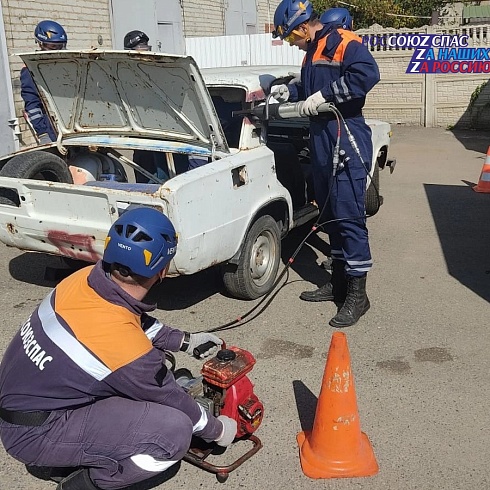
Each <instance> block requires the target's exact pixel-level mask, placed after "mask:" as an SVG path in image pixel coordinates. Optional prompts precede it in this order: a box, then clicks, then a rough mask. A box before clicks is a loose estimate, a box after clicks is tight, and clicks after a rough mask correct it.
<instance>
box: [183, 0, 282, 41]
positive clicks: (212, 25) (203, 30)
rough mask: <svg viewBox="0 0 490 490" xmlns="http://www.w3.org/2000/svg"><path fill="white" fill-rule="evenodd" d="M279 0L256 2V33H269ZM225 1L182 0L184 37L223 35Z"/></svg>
mask: <svg viewBox="0 0 490 490" xmlns="http://www.w3.org/2000/svg"><path fill="white" fill-rule="evenodd" d="M280 1H281V0H257V33H258V34H261V33H264V32H270V31H269V30H268V27H269V24H270V23H272V21H273V18H274V12H275V10H276V7H277V6H278V5H279V3H280ZM227 3H228V2H227V0H183V1H182V7H183V11H184V35H185V37H206V36H223V35H225V11H226V7H227Z"/></svg>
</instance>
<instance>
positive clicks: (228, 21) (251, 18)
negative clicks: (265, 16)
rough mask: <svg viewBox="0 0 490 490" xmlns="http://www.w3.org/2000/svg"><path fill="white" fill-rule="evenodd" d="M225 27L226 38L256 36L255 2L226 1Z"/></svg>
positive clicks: (249, 0)
mask: <svg viewBox="0 0 490 490" xmlns="http://www.w3.org/2000/svg"><path fill="white" fill-rule="evenodd" d="M225 27H226V32H225V34H226V35H227V36H235V35H239V34H257V32H258V30H257V3H256V0H228V7H227V9H226V14H225Z"/></svg>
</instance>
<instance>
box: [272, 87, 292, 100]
mask: <svg viewBox="0 0 490 490" xmlns="http://www.w3.org/2000/svg"><path fill="white" fill-rule="evenodd" d="M271 95H272V97H273V98H274V99H275V100H277V102H287V100H288V99H289V89H288V86H287V85H284V84H283V85H274V86H273V87H271Z"/></svg>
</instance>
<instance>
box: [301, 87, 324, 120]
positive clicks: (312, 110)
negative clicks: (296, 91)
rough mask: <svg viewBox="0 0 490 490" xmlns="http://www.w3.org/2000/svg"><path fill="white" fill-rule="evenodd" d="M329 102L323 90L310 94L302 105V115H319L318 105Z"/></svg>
mask: <svg viewBox="0 0 490 490" xmlns="http://www.w3.org/2000/svg"><path fill="white" fill-rule="evenodd" d="M325 102H327V100H326V99H325V97H323V95H322V93H321V91H320V90H319V91H318V92H315V93H314V94H313V95H310V96H309V97H308V98H307V99H306V100H305V101H304V102H303V106H302V107H301V115H302V116H318V107H320V106H321V105H322V104H324V103H325Z"/></svg>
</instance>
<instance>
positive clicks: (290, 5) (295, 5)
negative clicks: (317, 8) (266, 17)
mask: <svg viewBox="0 0 490 490" xmlns="http://www.w3.org/2000/svg"><path fill="white" fill-rule="evenodd" d="M312 14H313V5H312V4H311V2H310V1H309V0H282V2H281V3H280V4H279V5H278V6H277V9H276V12H275V14H274V31H273V32H272V37H279V38H280V39H284V38H285V37H287V36H289V34H291V32H292V31H293V30H294V29H295V28H296V27H298V26H299V25H300V24H303V22H306V21H308V20H309V19H310V17H311V16H312Z"/></svg>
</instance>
